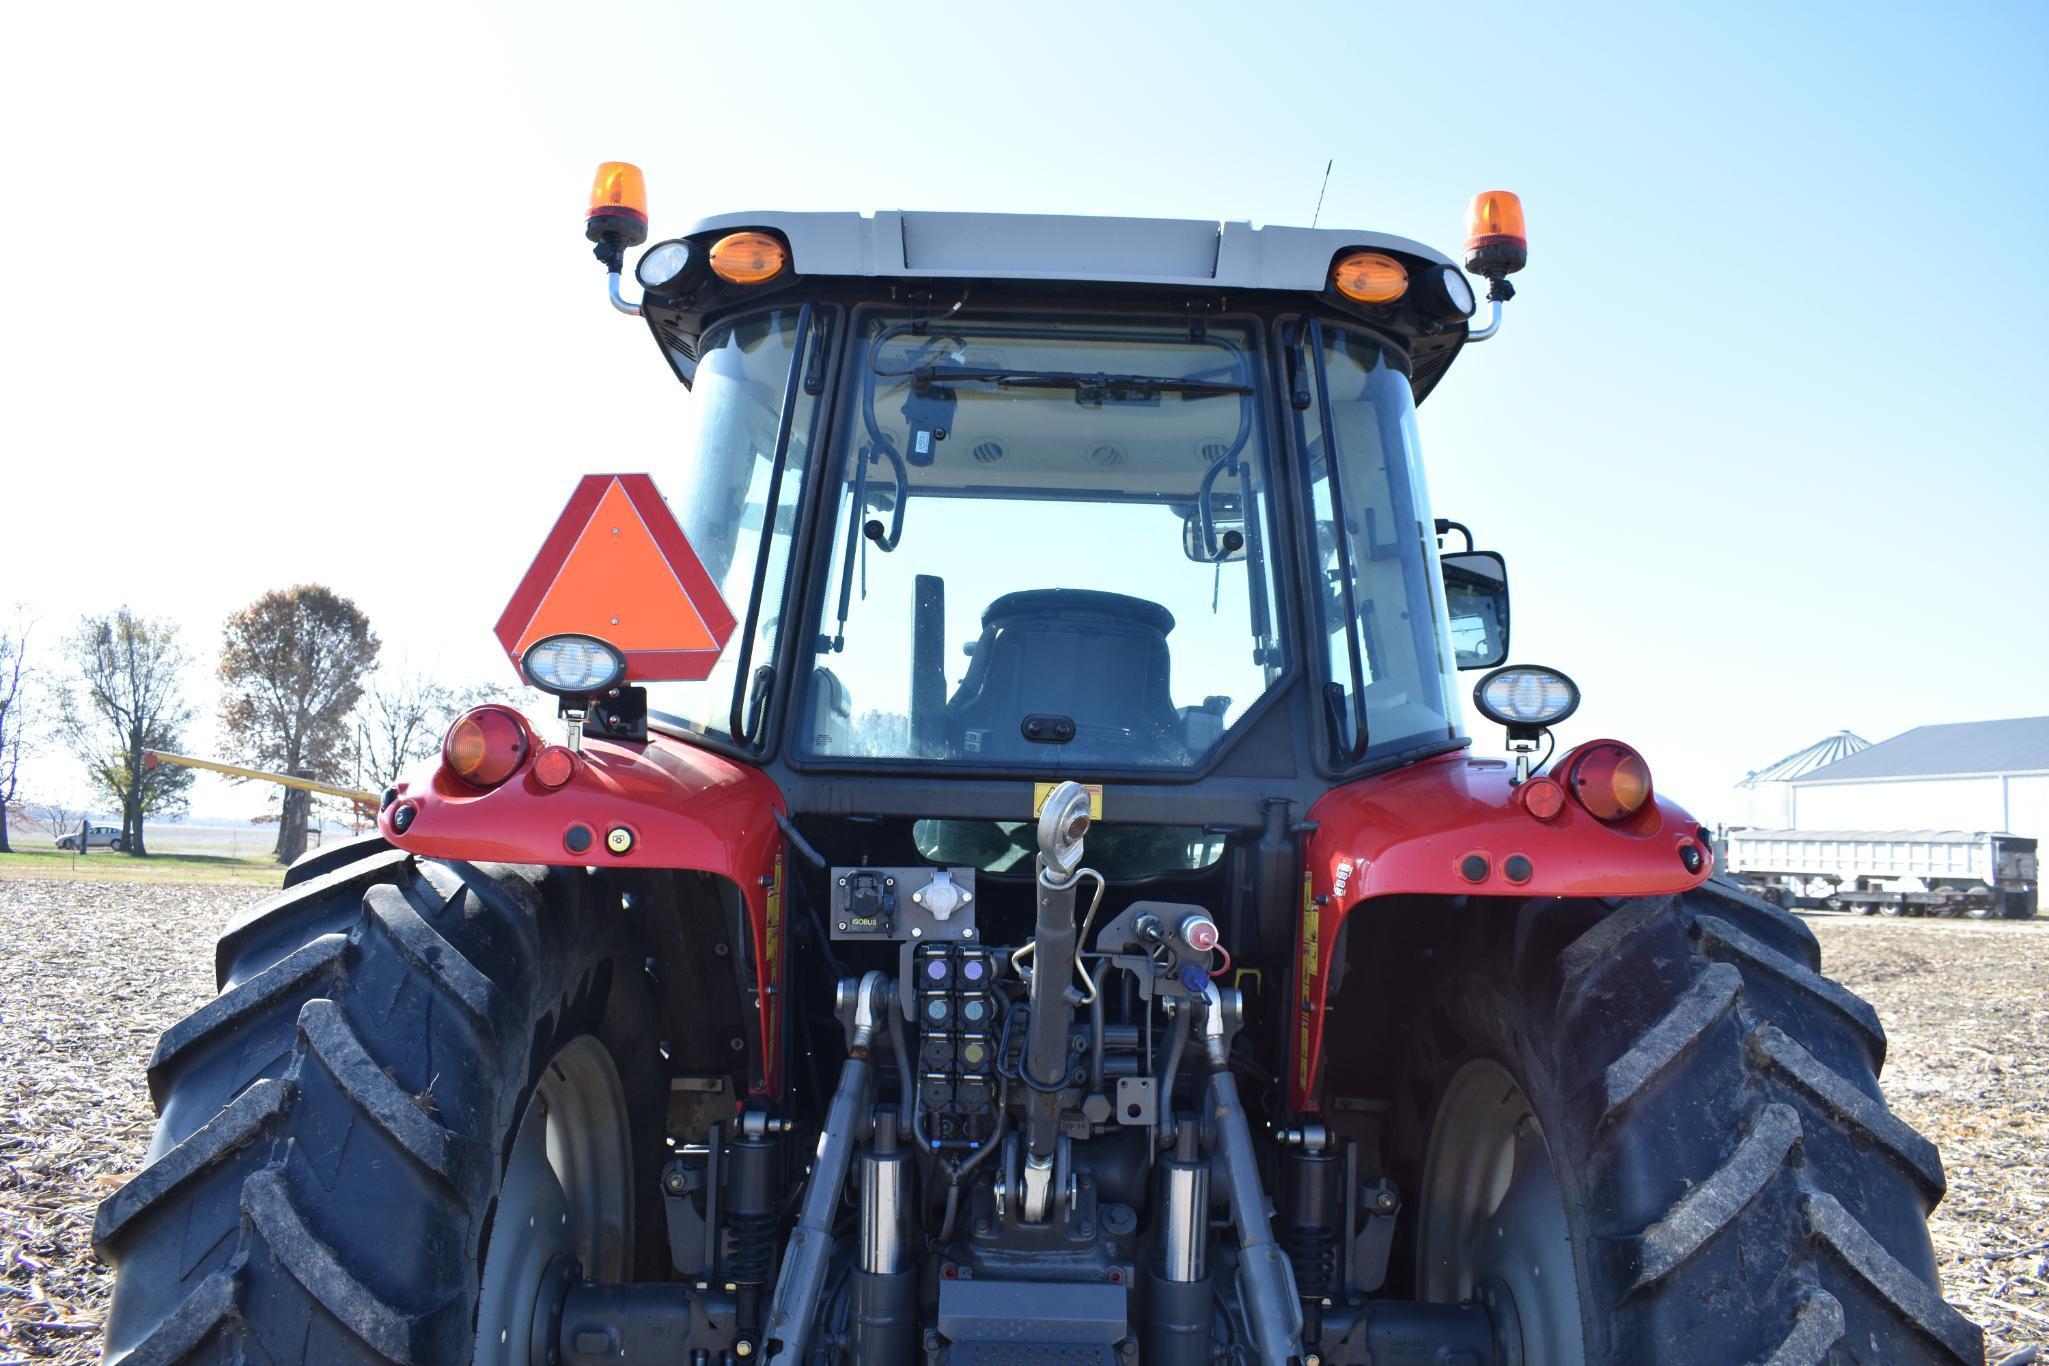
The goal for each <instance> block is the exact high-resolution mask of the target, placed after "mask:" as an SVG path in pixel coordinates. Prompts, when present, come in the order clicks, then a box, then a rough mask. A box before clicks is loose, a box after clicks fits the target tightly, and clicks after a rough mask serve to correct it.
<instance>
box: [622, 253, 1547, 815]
mask: <svg viewBox="0 0 2049 1366" xmlns="http://www.w3.org/2000/svg"><path fill="white" fill-rule="evenodd" d="M605 221H616V220H614V219H608V218H605V217H602V216H601V218H600V219H597V220H594V222H605ZM594 231H595V229H594ZM598 235H599V236H600V238H601V241H600V251H601V252H603V251H604V249H605V246H604V242H603V240H602V238H603V235H604V234H603V233H602V232H600V233H599V234H598ZM1084 262H1087V263H1091V264H1090V266H1089V268H1087V269H1084V268H1083V267H1082V264H1081V263H1084ZM639 276H640V281H641V284H642V287H643V290H644V294H643V298H642V300H641V302H640V303H639V304H638V305H637V306H634V305H626V304H625V301H624V299H623V297H622V298H620V302H621V304H622V305H623V306H626V307H637V309H638V311H639V313H640V315H641V316H642V317H643V318H644V319H645V320H646V322H647V324H648V326H649V328H650V331H651V332H652V334H653V336H654V338H655V340H656V341H657V342H658V344H659V345H660V346H661V349H662V352H663V354H664V356H665V357H666V358H667V360H668V361H669V363H670V365H671V367H672V368H673V370H674V372H675V373H676V375H677V377H678V378H679V379H681V380H682V381H683V382H684V383H685V384H687V385H688V386H689V387H690V389H691V391H692V392H691V398H690V401H689V403H688V405H687V409H686V417H685V419H684V421H683V424H682V426H683V431H682V432H681V434H680V439H679V441H678V444H677V447H676V449H675V450H674V451H673V452H672V453H671V454H670V455H669V456H668V457H667V458H666V459H665V460H658V461H656V462H655V467H654V469H653V470H652V474H653V477H654V479H655V482H656V483H657V484H658V485H659V486H660V487H661V488H662V490H663V492H664V493H665V494H666V495H667V497H668V498H669V500H670V502H671V505H672V506H673V507H674V508H675V510H676V512H677V515H678V517H679V518H680V520H681V522H682V529H683V532H684V534H685V536H686V537H687V539H688V541H689V544H690V546H691V547H692V549H693V550H694V551H695V553H696V555H697V557H698V559H699V560H700V561H701V562H702V565H703V567H704V569H705V571H706V573H707V574H708V576H709V577H710V579H711V580H712V581H713V583H714V584H715V585H716V586H717V589H718V592H719V595H720V597H721V599H722V600H723V602H724V603H726V604H727V605H728V606H729V607H730V609H731V611H732V613H733V615H734V616H735V617H736V618H737V619H739V620H740V622H741V626H740V630H739V632H738V634H737V637H736V638H735V639H734V640H733V641H731V642H730V644H729V645H728V646H727V648H726V649H725V651H724V653H723V654H722V655H721V656H720V657H719V658H718V660H717V663H716V665H715V666H714V667H713V668H712V669H711V670H710V672H709V674H708V675H706V676H704V677H701V678H695V679H688V680H679V679H649V680H646V681H647V682H648V707H649V714H650V718H651V722H652V724H654V725H655V726H656V727H658V728H661V727H669V728H674V729H675V730H676V731H677V732H678V733H680V734H687V735H689V736H690V737H692V738H693V739H696V740H699V741H702V742H705V743H709V744H711V745H714V746H717V747H721V748H729V749H730V750H732V751H735V752H738V753H741V754H745V755H748V756H749V757H751V758H754V759H756V760H757V761H759V760H762V759H769V758H771V756H772V762H774V763H775V764H776V766H777V767H781V766H782V765H784V764H787V765H789V766H790V769H791V770H792V771H794V772H799V773H801V772H805V771H811V772H825V771H829V770H833V769H836V768H848V767H854V768H858V769H859V770H860V771H861V772H862V773H863V774H865V775H871V776H872V775H886V774H889V773H893V772H902V773H903V774H905V775H906V776H909V775H912V774H916V773H921V772H922V773H923V774H925V775H927V777H928V778H929V775H930V774H931V773H933V772H934V771H935V770H937V771H943V772H944V773H945V774H946V775H947V776H949V777H968V776H973V775H976V774H1023V773H1031V774H1042V775H1047V776H1083V775H1086V776H1089V777H1092V778H1094V777H1101V776H1103V775H1105V774H1116V773H1128V774H1130V775H1132V776H1133V777H1134V778H1140V779H1158V780H1166V781H1186V780H1187V779H1189V778H1193V777H1198V776H1200V775H1203V774H1205V773H1209V772H1211V771H1214V770H1216V769H1218V768H1219V766H1220V765H1221V766H1228V765H1229V763H1230V760H1231V756H1232V754H1233V752H1234V751H1235V750H1237V749H1239V748H1241V747H1242V746H1243V745H1244V744H1245V743H1246V742H1247V737H1248V736H1250V735H1252V734H1253V733H1254V732H1255V731H1258V730H1259V729H1260V720H1261V718H1262V717H1266V716H1270V715H1271V714H1273V713H1276V712H1283V713H1287V715H1286V717H1285V721H1284V722H1283V723H1280V724H1275V723H1269V724H1268V726H1267V728H1266V729H1267V732H1268V733H1267V734H1265V735H1264V737H1263V740H1261V741H1256V742H1254V743H1256V744H1264V746H1265V747H1266V748H1267V749H1268V750H1269V751H1271V750H1272V749H1273V748H1274V747H1275V745H1276V743H1277V742H1278V744H1279V745H1280V746H1282V747H1283V748H1284V749H1285V750H1286V752H1287V757H1288V760H1289V762H1290V764H1291V765H1293V762H1294V760H1296V759H1297V758H1299V759H1300V760H1301V761H1302V762H1301V763H1300V765H1299V767H1300V769H1301V771H1302V774H1303V776H1305V777H1307V776H1310V775H1311V774H1312V773H1313V772H1315V771H1316V770H1318V769H1322V770H1326V771H1344V770H1347V769H1355V768H1358V767H1360V766H1361V765H1371V764H1373V763H1374V762H1375V761H1381V762H1384V761H1386V760H1388V759H1390V758H1392V757H1395V756H1409V757H1417V756H1421V755H1425V754H1427V753H1430V752H1433V751H1436V752H1441V751H1445V750H1449V749H1453V748H1456V747H1459V746H1461V745H1463V744H1464V743H1465V741H1464V735H1463V730H1462V726H1461V721H1460V715H1459V707H1458V703H1457V700H1456V674H1457V670H1458V668H1459V667H1460V666H1461V663H1462V662H1464V663H1465V664H1466V665H1467V666H1471V665H1473V664H1489V663H1498V662H1500V658H1501V656H1502V652H1503V648H1504V647H1505V643H1506V639H1505V624H1506V583H1505V578H1503V577H1502V576H1501V575H1500V574H1499V571H1498V565H1499V560H1498V557H1497V558H1494V559H1493V560H1492V561H1491V564H1492V566H1493V568H1494V572H1495V577H1494V580H1493V583H1492V586H1491V589H1489V591H1487V592H1484V593H1480V594H1475V593H1473V592H1472V591H1470V585H1471V583H1472V581H1473V576H1472V575H1471V574H1469V573H1468V574H1463V575H1462V576H1461V583H1462V584H1464V585H1465V586H1466V587H1467V591H1466V592H1464V593H1461V594H1457V595H1455V596H1452V597H1449V598H1448V597H1447V592H1446V584H1445V577H1444V575H1445V573H1446V572H1447V571H1446V570H1445V569H1444V568H1443V567H1442V566H1441V565H1440V562H1439V560H1440V556H1439V548H1438V537H1439V530H1438V524H1437V522H1436V520H1435V519H1434V517H1433V516H1432V513H1431V509H1430V505H1429V499H1428V494H1427V491H1426V487H1425V483H1424V479H1423V472H1422V465H1421V461H1420V457H1419V452H1418V449H1417V441H1416V426H1415V404H1416V402H1417V401H1418V399H1419V398H1421V397H1422V396H1423V395H1425V394H1427V393H1428V392H1429V389H1430V388H1431V387H1432V386H1434V385H1435V384H1436V382H1437V381H1438V380H1439V379H1440V378H1441V377H1442V375H1443V373H1444V370H1445V368H1446V367H1447V366H1448V365H1449V363H1450V361H1451V359H1452V357H1453V356H1454V355H1455V354H1456V351H1457V349H1458V347H1459V346H1460V345H1462V344H1463V343H1464V341H1465V340H1466V338H1467V337H1468V335H1469V329H1468V324H1467V318H1468V316H1469V315H1470V314H1471V313H1472V311H1473V309H1474V303H1475V301H1474V296H1473V293H1472V290H1471V288H1470V286H1469V285H1468V284H1467V282H1466V278H1465V276H1464V275H1463V274H1462V273H1461V272H1460V271H1459V270H1458V269H1457V268H1456V267H1455V266H1454V265H1453V264H1452V263H1451V262H1450V261H1448V260H1446V259H1445V258H1443V257H1442V256H1440V255H1438V254H1437V253H1435V252H1434V251H1431V250H1430V249H1429V248H1426V247H1423V246H1422V245H1420V244H1418V243H1414V242H1409V241H1406V240H1404V239H1398V238H1389V237H1385V236H1382V235H1379V234H1372V233H1354V232H1345V231H1340V230H1324V231H1309V230H1302V229H1284V228H1254V227H1251V226H1250V225H1247V224H1242V223H1226V224H1222V225H1217V224H1205V223H1184V222H1143V221H1135V220H1115V219H1059V218H1033V217H1023V216H1007V215H973V214H915V213H896V214H878V215H875V216H873V217H862V216H858V215H852V214H845V215H834V214H756V215H742V216H737V217H729V218H725V219H718V220H712V221H710V222H707V223H703V224H700V225H698V226H697V227H696V228H695V229H693V230H692V231H691V232H690V233H688V234H686V235H685V236H684V237H681V238H678V239H674V240H673V241H670V242H665V243H661V244H659V245H657V246H655V247H654V248H652V249H650V250H649V251H648V252H647V253H645V254H644V255H643V257H642V259H641V264H640V269H639ZM614 292H615V295H617V294H618V291H617V289H616V287H615V291H614ZM1468 549H1470V546H1468ZM1477 558H1478V559H1480V560H1481V561H1482V565H1481V567H1482V569H1486V568H1488V563H1487V557H1484V556H1482V557H1477ZM1450 572H1453V573H1459V572H1460V571H1458V570H1456V569H1455V568H1454V569H1453V570H1452V571H1450ZM1476 602H1477V603H1481V604H1484V605H1485V607H1486V609H1487V610H1488V611H1489V612H1490V613H1491V614H1492V615H1491V618H1490V619H1492V620H1495V621H1496V622H1497V626H1496V628H1495V630H1494V632H1493V635H1492V636H1491V640H1492V641H1493V645H1492V646H1491V647H1487V648H1483V649H1482V650H1480V651H1475V650H1474V649H1472V648H1471V642H1470V641H1469V642H1468V648H1467V649H1466V650H1465V651H1464V652H1463V653H1461V652H1459V651H1457V650H1455V648H1454V641H1455V630H1456V629H1466V630H1467V632H1468V634H1470V633H1471V620H1472V619H1473V613H1474V612H1475V611H1477V610H1478V609H1477V608H1472V607H1471V604H1473V603H1476ZM1451 604H1457V605H1459V606H1460V607H1461V608H1462V609H1468V610H1466V611H1465V614H1464V615H1463V616H1462V618H1461V622H1462V627H1461V628H1455V627H1454V624H1453V622H1452V620H1451V619H1450V617H1449V615H1448V606H1449V605H1451ZM608 615H609V614H608ZM593 634H596V635H602V631H598V630H594V631H593ZM1485 634H1486V633H1485V632H1484V631H1482V632H1481V635H1482V636H1485ZM636 681H640V680H636ZM1264 766H1265V767H1266V768H1267V769H1268V770H1269V771H1272V769H1273V766H1274V760H1273V758H1272V757H1271V755H1270V756H1269V757H1268V759H1266V760H1265V761H1264Z"/></svg>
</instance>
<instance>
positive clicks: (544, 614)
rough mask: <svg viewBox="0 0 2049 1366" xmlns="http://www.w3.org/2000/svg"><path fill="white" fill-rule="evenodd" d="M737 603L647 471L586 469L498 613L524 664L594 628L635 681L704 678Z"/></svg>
mask: <svg viewBox="0 0 2049 1366" xmlns="http://www.w3.org/2000/svg"><path fill="white" fill-rule="evenodd" d="M734 624H735V623H734V620H733V613H732V610H731V609H730V608H728V607H727V606H726V601H725V599H724V598H723V597H722V596H720V594H719V589H718V585H717V584H715V583H713V582H712V579H711V575H709V574H708V573H706V572H705V569H704V565H703V564H702V563H701V562H700V561H699V560H698V558H697V553H696V552H695V551H693V550H692V549H691V548H690V542H689V541H688V540H686V539H685V538H684V535H683V529H682V528H681V527H680V526H678V525H677V524H676V519H675V517H674V515H672V514H671V513H670V511H669V506H668V504H667V503H665V502H664V501H663V500H662V495H661V494H660V493H659V492H658V491H657V490H656V489H655V485H654V481H653V480H652V479H650V478H648V477H647V476H646V475H644V474H592V475H586V476H584V478H583V480H582V482H580V483H579V484H578V485H577V486H576V492H575V493H574V494H572V495H571V496H570V499H569V505H568V506H567V507H565V508H564V509H563V510H562V515H561V517H559V518H558V519H557V520H556V522H555V527H554V529H553V530H552V531H550V532H549V533H548V539H547V540H546V541H544V542H543V543H542V545H541V551H540V554H538V555H536V556H535V557H534V562H533V564H532V565H531V566H529V567H528V569H527V572H526V576H525V578H523V579H522V580H521V581H520V585H519V589H518V591H517V592H515V593H514V594H513V595H512V601H511V602H510V603H508V604H507V605H506V608H505V613H504V615H502V616H501V617H499V619H498V627H497V635H498V643H499V644H500V645H502V646H503V647H504V648H505V653H506V654H507V655H509V656H510V657H511V659H512V662H513V665H514V667H517V666H518V665H519V662H520V658H521V656H523V655H524V654H525V653H526V650H527V647H528V646H530V645H532V644H533V643H534V642H536V641H538V640H542V639H544V638H546V637H548V636H558V635H580V636H595V637H597V638H598V639H600V640H602V641H604V642H606V643H607V644H610V645H611V646H613V647H614V648H615V649H617V650H618V651H619V652H620V653H621V654H623V655H624V656H625V657H626V677H627V678H628V679H629V680H630V681H632V682H636V683H639V682H647V681H649V680H653V679H684V680H691V681H694V680H697V679H701V678H705V677H707V676H708V675H709V674H710V673H711V670H712V665H714V664H716V663H717V662H718V658H719V654H720V653H721V652H722V651H723V650H724V649H725V645H726V641H727V640H728V639H730V638H731V636H732V634H733V627H734Z"/></svg>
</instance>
